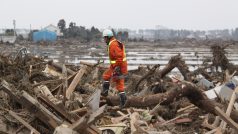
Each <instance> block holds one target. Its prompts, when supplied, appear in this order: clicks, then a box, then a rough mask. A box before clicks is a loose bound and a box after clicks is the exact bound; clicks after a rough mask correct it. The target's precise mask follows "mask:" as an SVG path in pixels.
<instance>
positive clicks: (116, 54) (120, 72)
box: [102, 29, 128, 108]
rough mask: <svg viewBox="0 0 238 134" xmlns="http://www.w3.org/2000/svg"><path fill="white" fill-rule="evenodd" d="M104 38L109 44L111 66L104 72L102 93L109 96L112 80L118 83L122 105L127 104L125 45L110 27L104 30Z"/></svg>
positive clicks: (117, 87)
mask: <svg viewBox="0 0 238 134" xmlns="http://www.w3.org/2000/svg"><path fill="white" fill-rule="evenodd" d="M103 38H104V41H105V43H106V44H107V46H108V49H107V51H108V55H109V62H110V67H109V69H107V70H106V71H105V72H104V74H103V80H104V82H103V91H102V95H103V96H107V95H108V90H109V87H110V80H111V79H112V81H113V82H115V83H116V89H117V90H118V91H119V97H120V107H121V108H122V107H124V106H125V104H126V100H127V98H126V94H125V91H124V89H125V87H124V78H125V77H124V76H126V75H127V73H128V71H127V61H126V52H125V45H124V44H122V43H121V42H119V41H118V40H117V39H116V38H115V37H114V36H113V32H112V31H111V30H109V29H106V30H104V31H103Z"/></svg>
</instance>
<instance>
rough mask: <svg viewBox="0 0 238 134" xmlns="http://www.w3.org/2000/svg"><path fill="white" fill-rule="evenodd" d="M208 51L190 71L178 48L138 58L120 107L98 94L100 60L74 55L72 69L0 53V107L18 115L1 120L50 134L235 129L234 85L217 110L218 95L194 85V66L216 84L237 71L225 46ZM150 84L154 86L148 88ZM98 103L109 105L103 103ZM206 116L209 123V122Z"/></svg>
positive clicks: (116, 99) (237, 117)
mask: <svg viewBox="0 0 238 134" xmlns="http://www.w3.org/2000/svg"><path fill="white" fill-rule="evenodd" d="M212 53H213V59H212V60H210V61H212V62H213V64H210V65H209V64H205V63H204V64H203V65H202V66H199V69H197V70H195V71H193V72H190V71H189V69H188V66H187V65H186V64H185V61H184V60H183V59H182V55H180V54H178V55H176V56H173V57H171V59H170V60H169V62H168V64H167V65H166V66H165V67H164V68H162V69H160V68H159V66H160V65H154V66H152V67H151V68H149V67H145V66H143V65H142V66H140V67H139V68H138V69H137V70H133V71H129V76H130V77H128V78H126V85H128V86H127V88H128V89H127V90H126V91H127V96H128V101H127V103H126V106H125V108H123V109H120V108H119V107H118V106H117V105H119V102H120V101H119V97H118V96H108V97H102V96H100V89H101V83H102V81H101V79H100V77H101V75H102V72H103V71H104V70H105V69H106V68H107V66H106V65H104V64H101V63H100V62H98V63H97V64H92V63H88V62H80V64H81V65H82V66H81V68H80V69H79V67H75V66H67V67H66V66H65V65H63V66H62V65H60V64H59V63H53V62H52V61H50V62H47V61H44V60H42V59H38V58H35V57H34V58H33V57H31V56H28V55H27V56H24V55H18V56H17V58H14V59H11V58H9V57H0V69H1V71H0V75H1V84H0V85H1V86H0V89H1V90H2V91H3V92H1V93H0V98H1V100H2V101H1V107H0V111H7V112H6V113H7V114H8V115H11V116H10V117H11V118H12V117H14V118H15V119H16V120H17V121H16V120H15V119H14V118H13V120H12V119H11V118H8V117H7V116H5V115H2V116H3V117H4V118H3V120H4V121H5V122H9V125H8V126H10V127H11V124H14V125H12V126H17V128H15V129H16V130H17V131H14V132H20V131H21V130H23V128H28V129H29V130H31V131H32V133H53V131H54V130H55V131H54V132H55V134H57V133H67V132H69V133H75V134H76V133H89V134H101V133H110V132H111V130H112V129H110V127H113V132H114V133H116V130H117V128H119V129H120V133H148V134H149V133H157V134H162V133H182V132H185V131H187V132H185V133H205V132H208V131H210V130H211V131H210V132H208V133H212V132H217V133H219V132H227V133H229V132H231V128H232V129H234V130H236V131H237V122H238V111H237V110H235V109H234V108H233V104H234V102H235V99H236V98H235V93H234V94H233V95H232V97H231V100H230V103H229V105H228V108H227V111H226V113H224V112H223V111H222V110H221V109H225V108H226V104H225V103H226V102H225V101H222V100H221V99H220V100H210V99H208V98H207V97H206V95H205V94H203V91H204V90H206V89H203V87H202V86H199V85H195V84H196V80H197V79H196V76H197V75H200V74H201V75H202V76H204V78H206V79H207V80H209V81H215V82H220V83H222V84H224V83H225V82H229V80H230V79H231V77H232V76H234V75H237V66H236V65H233V64H231V63H229V60H228V58H226V56H225V51H224V47H219V46H216V47H212ZM47 66H48V67H49V70H48V71H47V69H45V68H47ZM214 66H215V67H217V68H218V67H221V69H222V71H223V72H207V71H206V69H207V68H212V67H214ZM76 68H77V69H76ZM174 68H177V69H178V70H179V71H180V73H181V74H182V76H183V78H184V80H182V79H177V78H175V79H176V80H177V81H176V80H174V79H173V78H170V77H167V76H166V75H167V74H169V73H170V72H171V70H173V69H174ZM43 70H44V71H43ZM77 70H78V71H77ZM225 70H228V71H226V72H225ZM224 76H225V77H224ZM112 87H113V86H112ZM155 88H157V89H158V90H160V91H159V92H154V89H155ZM137 90H138V91H139V90H140V91H139V92H138V91H137ZM95 91H96V92H95ZM130 91H131V92H130ZM135 92H136V93H135ZM154 93H157V94H154ZM140 95H141V96H140ZM142 95H143V96H142ZM218 98H219V97H218ZM99 102H100V105H99ZM104 104H108V105H109V106H112V107H110V108H109V109H108V110H106V109H107V108H106V106H105V105H104ZM102 105H104V106H102ZM100 106H101V107H100ZM137 108H141V109H137ZM145 108H146V109H145ZM13 111H14V112H13ZM204 111H205V112H206V114H204V113H205V112H204ZM0 113H4V112H0ZM207 113H209V114H207ZM204 115H205V116H204ZM208 115H210V116H208ZM215 116H216V119H214V118H215ZM28 117H31V118H30V119H29V118H28ZM0 118H1V116H0ZM1 120H2V118H1ZM214 120H215V121H214ZM220 120H223V121H222V123H221V124H220V127H221V128H222V129H221V128H220V127H218V126H219V122H220ZM19 122H20V123H21V124H23V125H19ZM122 122H123V123H122ZM211 122H214V125H210V124H209V123H211ZM226 124H228V126H229V127H226ZM11 128H13V127H11ZM119 129H118V130H119ZM189 129H190V130H189ZM166 130H167V131H166ZM111 133H112V132H111Z"/></svg>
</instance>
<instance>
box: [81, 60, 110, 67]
mask: <svg viewBox="0 0 238 134" xmlns="http://www.w3.org/2000/svg"><path fill="white" fill-rule="evenodd" d="M80 64H82V65H87V66H90V67H95V66H96V67H98V68H102V69H108V66H106V65H102V64H95V63H90V62H85V61H80Z"/></svg>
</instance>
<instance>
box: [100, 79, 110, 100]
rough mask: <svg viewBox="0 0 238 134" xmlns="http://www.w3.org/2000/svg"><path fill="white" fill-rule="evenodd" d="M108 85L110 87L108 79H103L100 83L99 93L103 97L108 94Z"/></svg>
mask: <svg viewBox="0 0 238 134" xmlns="http://www.w3.org/2000/svg"><path fill="white" fill-rule="evenodd" d="M109 87H110V83H109V81H104V82H103V85H102V89H103V90H102V93H101V95H102V96H105V97H106V96H108V90H109Z"/></svg>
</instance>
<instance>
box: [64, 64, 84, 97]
mask: <svg viewBox="0 0 238 134" xmlns="http://www.w3.org/2000/svg"><path fill="white" fill-rule="evenodd" d="M86 69H87V66H82V68H81V69H80V70H79V71H78V73H77V74H76V76H75V77H74V79H73V81H72V82H71V84H70V85H69V88H68V89H67V90H66V98H67V99H69V98H70V95H71V94H72V93H73V91H74V90H75V87H76V86H77V85H78V83H79V81H80V79H81V78H82V77H83V75H84V73H85V72H86Z"/></svg>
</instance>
